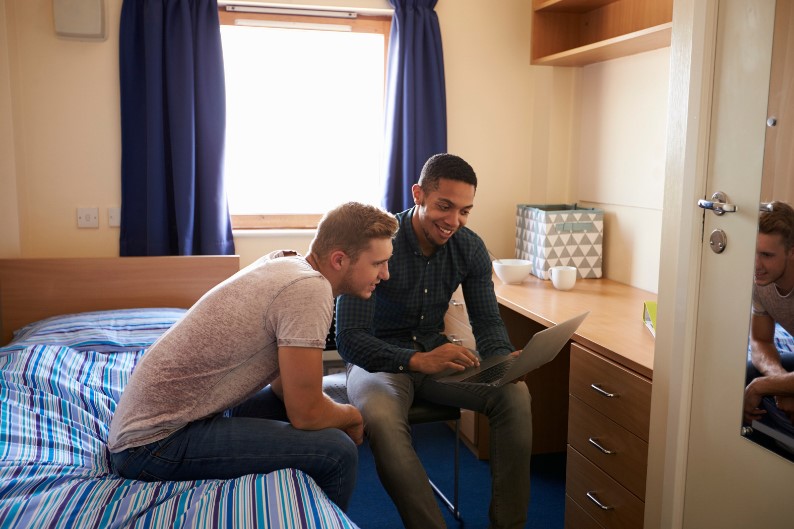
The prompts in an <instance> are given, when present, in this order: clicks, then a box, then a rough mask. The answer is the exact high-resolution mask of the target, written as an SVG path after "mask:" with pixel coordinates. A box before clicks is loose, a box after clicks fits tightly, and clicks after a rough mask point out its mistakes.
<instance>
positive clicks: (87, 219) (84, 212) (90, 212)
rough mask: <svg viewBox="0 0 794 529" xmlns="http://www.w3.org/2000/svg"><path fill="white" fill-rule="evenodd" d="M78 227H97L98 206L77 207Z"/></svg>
mask: <svg viewBox="0 0 794 529" xmlns="http://www.w3.org/2000/svg"><path fill="white" fill-rule="evenodd" d="M77 227H78V228H98V227H99V208H77Z"/></svg>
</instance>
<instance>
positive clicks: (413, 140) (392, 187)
mask: <svg viewBox="0 0 794 529" xmlns="http://www.w3.org/2000/svg"><path fill="white" fill-rule="evenodd" d="M389 2H390V3H391V5H392V6H393V7H394V18H393V19H392V24H391V36H390V42H389V59H388V70H387V72H388V74H387V75H388V77H387V83H386V189H385V193H384V199H383V207H384V208H385V209H386V210H388V211H391V212H392V213H397V212H399V211H402V210H404V209H407V208H409V207H411V206H412V205H413V198H412V195H411V186H412V185H413V184H415V183H416V181H417V180H418V179H419V173H420V172H421V170H422V166H423V165H424V163H425V162H426V161H427V159H428V158H430V156H432V155H434V154H436V153H440V152H446V150H447V100H446V88H445V86H444V55H443V52H442V49H441V30H440V28H439V25H438V15H436V12H435V11H434V8H435V6H436V3H437V0H389Z"/></svg>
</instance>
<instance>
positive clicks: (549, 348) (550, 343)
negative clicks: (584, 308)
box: [436, 311, 590, 387]
mask: <svg viewBox="0 0 794 529" xmlns="http://www.w3.org/2000/svg"><path fill="white" fill-rule="evenodd" d="M588 314H590V312H589V311H588V312H585V313H583V314H580V315H578V316H576V317H574V318H571V319H570V320H567V321H564V322H562V323H558V324H557V325H555V326H553V327H549V328H548V329H544V330H542V331H539V332H536V333H535V334H534V335H533V336H532V338H530V339H529V341H528V342H527V344H526V345H525V346H524V348H523V349H522V350H521V352H520V353H519V354H518V356H502V355H499V356H491V357H489V358H486V359H485V360H483V361H482V362H480V365H479V366H477V367H469V368H466V369H465V370H463V371H456V372H454V373H452V374H450V373H449V372H444V373H441V374H440V375H437V376H436V380H438V381H439V382H443V383H445V384H456V385H460V384H466V385H470V384H474V385H486V386H493V387H500V386H503V385H505V384H508V383H510V382H512V381H513V380H515V379H517V378H519V377H522V376H524V375H526V374H527V373H530V372H532V371H534V370H535V369H537V368H539V367H540V366H542V365H544V364H547V363H549V362H551V361H552V360H554V358H556V356H557V354H558V353H559V352H560V351H561V350H562V348H563V347H564V346H565V344H566V343H567V342H568V340H570V339H571V336H573V333H574V332H576V329H578V328H579V325H580V324H581V323H582V321H584V319H585V317H587V315H588Z"/></svg>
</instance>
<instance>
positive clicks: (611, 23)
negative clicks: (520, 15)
mask: <svg viewBox="0 0 794 529" xmlns="http://www.w3.org/2000/svg"><path fill="white" fill-rule="evenodd" d="M672 16H673V4H672V0H534V2H533V13H532V53H531V55H532V56H531V61H530V62H531V64H535V65H544V66H585V65H587V64H592V63H595V62H601V61H606V60H609V59H616V58H618V57H625V56H627V55H633V54H635V53H641V52H644V51H650V50H654V49H658V48H664V47H667V46H669V45H670V38H671V34H672Z"/></svg>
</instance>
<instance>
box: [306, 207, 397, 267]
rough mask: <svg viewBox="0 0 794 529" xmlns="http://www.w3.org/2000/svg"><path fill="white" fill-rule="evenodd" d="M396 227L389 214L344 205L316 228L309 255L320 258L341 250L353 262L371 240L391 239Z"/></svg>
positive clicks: (326, 217) (373, 208)
mask: <svg viewBox="0 0 794 529" xmlns="http://www.w3.org/2000/svg"><path fill="white" fill-rule="evenodd" d="M398 227H399V224H398V223H397V219H396V218H395V217H394V215H392V214H391V213H388V212H387V211H384V210H382V209H380V208H378V207H375V206H370V205H368V204H361V203H360V202H346V203H344V204H341V205H339V206H337V207H335V208H334V209H332V210H331V211H328V212H327V213H326V214H325V215H323V218H322V219H320V223H319V224H318V225H317V233H316V234H315V236H314V239H313V240H312V242H311V245H310V246H309V253H310V254H312V255H314V256H315V257H319V258H323V257H326V256H327V255H329V254H330V253H331V252H333V251H336V250H342V251H343V252H345V254H347V256H348V257H350V259H351V260H353V261H354V262H355V261H356V260H357V259H358V256H359V255H360V254H361V252H363V251H364V250H366V249H367V248H369V242H370V240H372V239H391V238H393V237H394V235H395V234H396V233H397V228H398Z"/></svg>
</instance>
